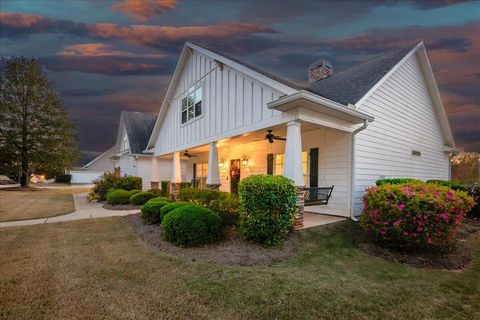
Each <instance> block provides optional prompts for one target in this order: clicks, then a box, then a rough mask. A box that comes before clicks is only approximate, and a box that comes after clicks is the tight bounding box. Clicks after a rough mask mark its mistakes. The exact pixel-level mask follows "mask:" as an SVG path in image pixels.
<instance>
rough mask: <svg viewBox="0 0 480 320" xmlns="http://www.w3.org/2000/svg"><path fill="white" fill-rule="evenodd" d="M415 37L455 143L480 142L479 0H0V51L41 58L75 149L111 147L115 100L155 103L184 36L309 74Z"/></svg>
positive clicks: (274, 67)
mask: <svg viewBox="0 0 480 320" xmlns="http://www.w3.org/2000/svg"><path fill="white" fill-rule="evenodd" d="M420 40H423V41H425V45H426V46H427V49H428V52H429V57H430V59H431V64H432V68H433V70H434V73H435V77H436V80H437V83H438V85H439V88H440V93H441V96H442V100H443V103H444V105H445V109H446V111H447V114H448V117H449V120H450V125H451V127H452V131H453V134H454V137H455V142H456V144H457V147H458V148H459V149H461V150H465V151H476V152H480V1H462V0H439V1H430V0H423V1H422V0H417V1H400V0H389V1H347V0H345V1H334V0H326V1H318V0H317V1H247V0H245V1H220V0H216V1H200V0H198V1H181V0H84V1H82V0H75V1H69V0H45V1H44V0H35V1H27V0H0V55H1V56H3V57H10V56H15V55H24V56H27V57H30V56H34V57H37V58H38V59H39V61H40V63H41V64H42V65H44V66H45V67H46V69H47V70H48V73H49V77H50V79H51V80H52V81H53V83H54V85H55V89H56V90H57V92H58V93H59V95H60V97H61V100H62V102H63V104H64V106H65V107H66V108H67V111H68V114H69V117H70V118H71V120H72V121H73V122H74V123H75V125H76V128H77V137H78V140H79V143H80V149H81V151H82V153H83V154H84V155H85V157H86V158H92V157H94V156H96V155H98V154H100V153H101V152H103V151H105V150H106V149H108V148H109V147H111V146H112V145H113V144H114V142H115V138H116V131H117V126H118V121H119V117H120V112H121V111H122V110H129V111H141V112H146V113H150V114H157V113H158V111H159V108H160V105H161V103H162V100H163V96H164V94H165V92H166V89H167V87H168V84H169V81H170V78H171V75H172V73H173V70H174V68H175V65H176V62H177V59H178V56H179V54H180V51H181V49H182V46H183V44H184V42H185V41H192V42H196V43H199V44H201V45H204V46H207V47H210V48H213V49H216V50H219V51H221V52H224V53H226V54H229V55H231V56H234V57H236V58H239V59H242V60H244V61H246V62H248V63H250V64H253V65H255V66H258V67H260V68H262V69H265V70H267V71H269V72H271V73H274V74H278V75H280V76H283V77H285V78H287V79H290V80H293V81H294V82H298V83H299V84H306V83H307V67H308V66H309V64H310V63H312V62H314V61H316V60H318V59H321V58H325V59H327V60H329V61H330V62H331V63H332V64H333V68H334V72H339V71H342V70H345V69H346V68H349V67H352V66H355V65H357V64H360V63H362V62H364V61H366V60H368V59H371V58H373V57H375V56H378V55H381V54H384V53H387V52H391V51H394V50H398V49H402V48H404V47H407V46H410V45H411V44H414V43H416V42H418V41H420Z"/></svg>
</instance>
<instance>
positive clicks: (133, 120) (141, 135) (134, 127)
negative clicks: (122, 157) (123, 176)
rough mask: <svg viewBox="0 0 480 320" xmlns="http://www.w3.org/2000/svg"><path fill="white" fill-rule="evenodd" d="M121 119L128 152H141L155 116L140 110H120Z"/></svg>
mask: <svg viewBox="0 0 480 320" xmlns="http://www.w3.org/2000/svg"><path fill="white" fill-rule="evenodd" d="M121 119H122V121H123V123H124V125H125V130H126V132H127V137H128V143H129V145H130V153H131V154H142V153H143V150H145V148H146V146H147V143H148V139H149V138H150V135H151V133H152V130H153V126H154V125H155V120H156V119H157V117H156V116H151V115H149V114H145V113H142V112H129V111H122V114H121Z"/></svg>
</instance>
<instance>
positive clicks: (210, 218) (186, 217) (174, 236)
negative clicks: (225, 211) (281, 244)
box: [162, 205, 222, 247]
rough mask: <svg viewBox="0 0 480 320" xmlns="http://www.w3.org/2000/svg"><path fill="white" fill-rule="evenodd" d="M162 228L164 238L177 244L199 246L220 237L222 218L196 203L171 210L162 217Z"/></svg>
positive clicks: (218, 239)
mask: <svg viewBox="0 0 480 320" xmlns="http://www.w3.org/2000/svg"><path fill="white" fill-rule="evenodd" d="M162 228H163V234H164V237H165V239H166V240H167V241H170V242H172V243H174V244H175V245H177V246H183V247H195V246H201V245H205V244H208V243H213V242H217V241H220V239H221V238H222V220H221V219H220V217H219V216H218V214H216V213H215V212H213V211H212V210H210V209H207V208H203V207H200V206H198V205H188V206H182V207H180V208H177V209H175V210H173V211H171V212H170V213H168V214H167V215H166V216H165V217H164V218H163V221H162Z"/></svg>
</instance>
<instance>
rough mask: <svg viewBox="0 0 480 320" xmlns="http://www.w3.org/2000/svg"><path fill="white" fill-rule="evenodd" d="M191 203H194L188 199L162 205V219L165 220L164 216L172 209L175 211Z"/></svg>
mask: <svg viewBox="0 0 480 320" xmlns="http://www.w3.org/2000/svg"><path fill="white" fill-rule="evenodd" d="M190 205H192V204H191V203H190V202H186V201H178V202H171V203H169V204H168V205H166V206H164V207H162V209H160V220H163V218H164V217H165V216H166V215H167V214H169V213H170V212H171V211H173V210H175V209H178V208H180V207H183V206H190Z"/></svg>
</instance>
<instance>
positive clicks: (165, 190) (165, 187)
mask: <svg viewBox="0 0 480 320" xmlns="http://www.w3.org/2000/svg"><path fill="white" fill-rule="evenodd" d="M160 185H161V187H162V189H161V193H160V195H161V196H162V197H168V195H169V194H170V181H168V180H163V181H161V182H160Z"/></svg>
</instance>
